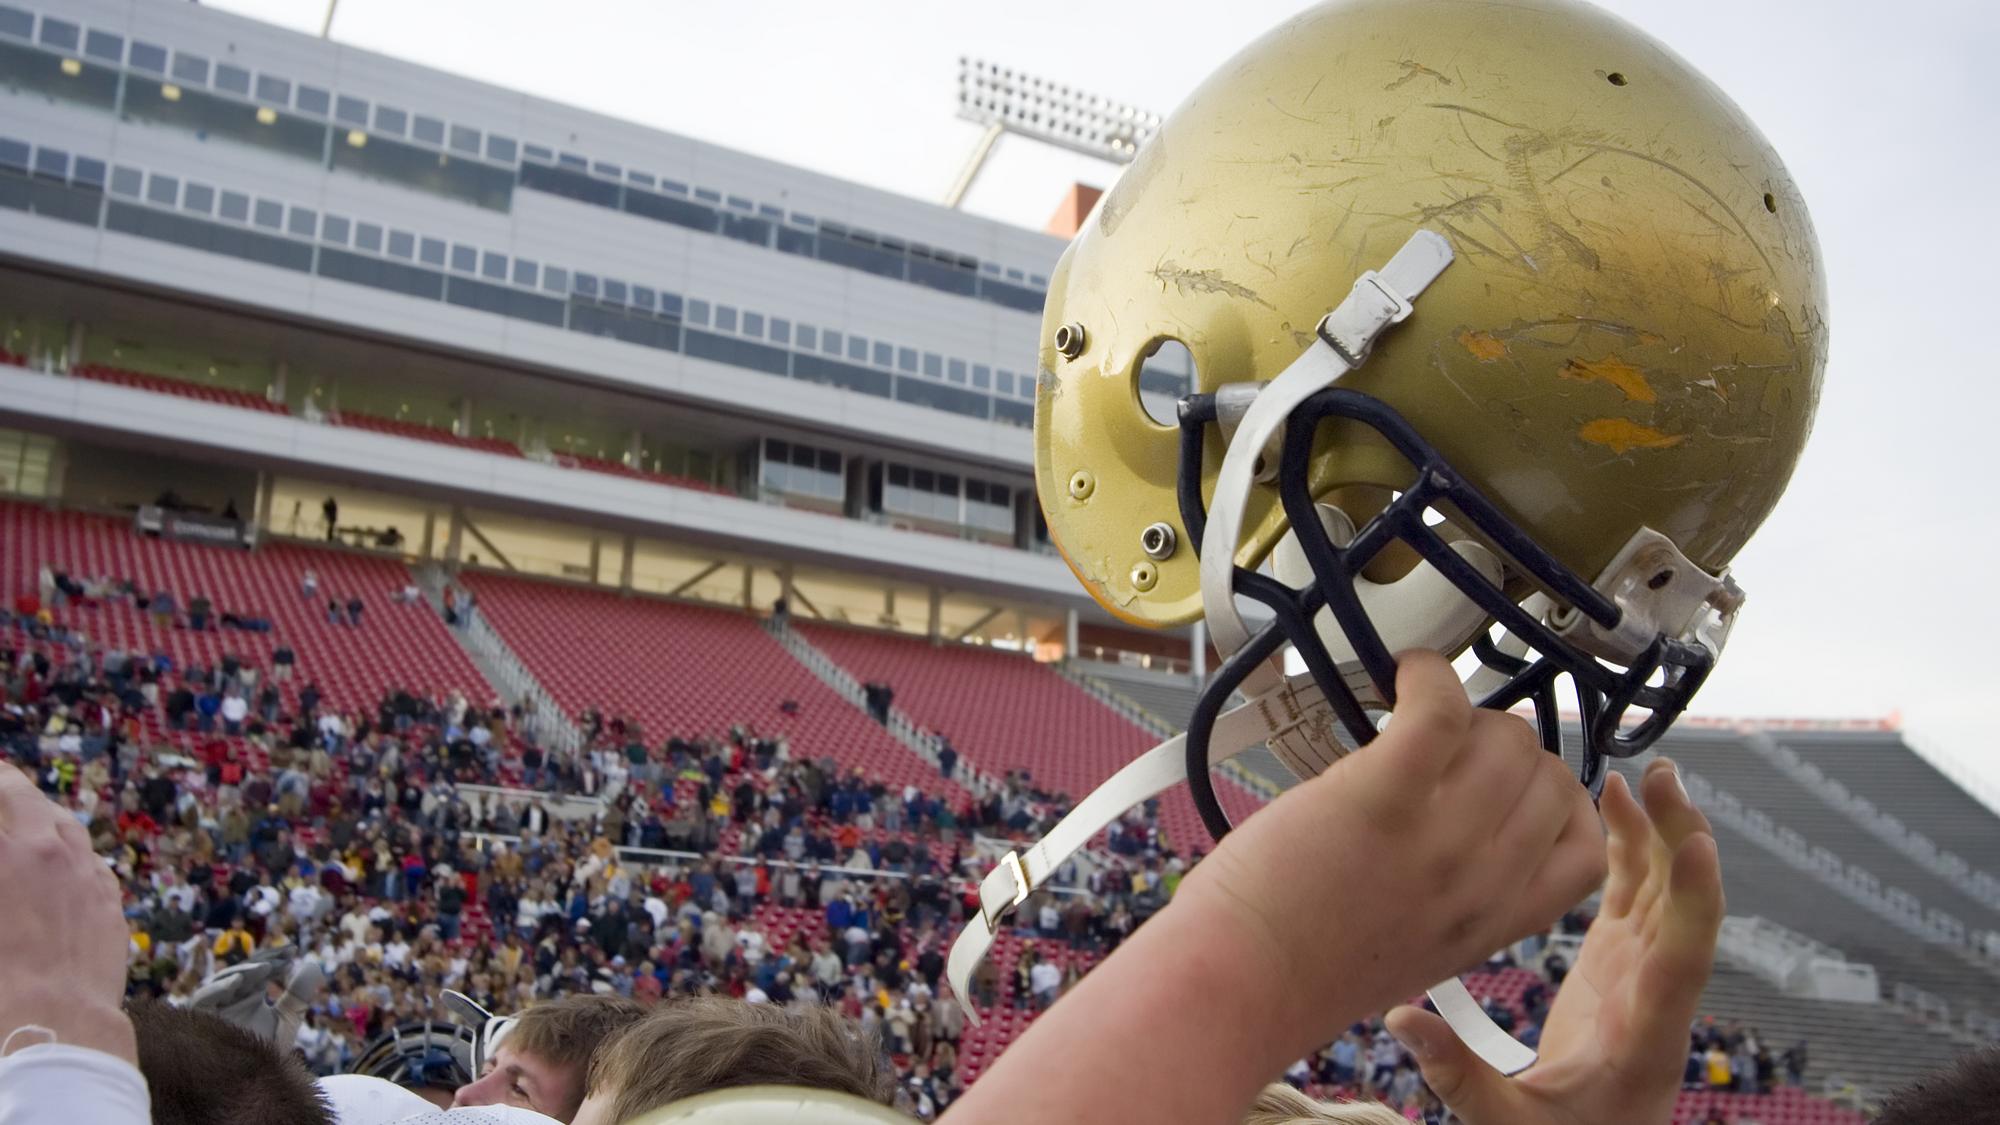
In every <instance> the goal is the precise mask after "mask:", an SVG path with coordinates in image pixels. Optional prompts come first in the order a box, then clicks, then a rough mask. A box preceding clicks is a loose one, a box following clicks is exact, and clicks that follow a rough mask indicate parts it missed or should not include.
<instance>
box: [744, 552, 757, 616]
mask: <svg viewBox="0 0 2000 1125" xmlns="http://www.w3.org/2000/svg"><path fill="white" fill-rule="evenodd" d="M756 576H757V568H756V567H754V566H752V565H750V564H749V563H744V564H743V608H744V609H745V610H746V611H748V610H755V609H756V608H757V607H756V606H755V605H754V604H753V603H752V601H751V596H752V594H753V592H754V590H755V579H756Z"/></svg>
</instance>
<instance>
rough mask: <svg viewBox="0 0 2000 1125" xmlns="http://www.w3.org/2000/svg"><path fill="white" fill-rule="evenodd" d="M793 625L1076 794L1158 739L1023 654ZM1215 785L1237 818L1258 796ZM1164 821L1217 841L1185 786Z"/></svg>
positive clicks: (1197, 845)
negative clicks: (1210, 836) (1196, 808)
mask: <svg viewBox="0 0 2000 1125" xmlns="http://www.w3.org/2000/svg"><path fill="white" fill-rule="evenodd" d="M794 627H795V628H797V629H799V630H800V631H801V632H803V633H804V634H805V636H806V639H807V640H809V641H811V642H812V643H813V644H814V645H816V646H817V647H818V648H819V649H820V650H821V651H822V652H825V653H826V654H827V655H828V656H829V657H831V658H832V659H833V661H834V662H835V663H837V664H839V665H841V666H842V667H843V668H845V669H847V671H849V672H850V673H852V674H853V675H854V677H855V678H856V679H858V680H861V681H862V682H864V683H868V682H877V683H886V684H888V685H889V686H890V687H892V688H893V689H894V690H895V693H896V694H895V706H896V707H897V708H898V709H899V710H901V711H903V712H904V713H906V714H908V715H909V716H910V717H911V718H912V719H914V720H915V721H916V722H918V723H920V724H922V725H923V726H925V727H927V728H929V729H931V730H933V731H936V732H938V733H940V734H943V735H945V736H946V737H948V738H950V739H951V742H952V745H953V746H955V747H957V749H958V751H959V753H960V754H962V755H964V757H965V759H966V761H967V762H968V763H970V764H971V765H974V766H976V767H978V768H980V769H983V770H986V771H987V772H989V773H994V774H1000V773H1004V772H1006V771H1008V770H1027V771H1029V774H1030V776H1031V777H1032V778H1033V779H1034V782H1035V784H1036V785H1038V786H1040V787H1042V788H1044V789H1046V790H1048V791H1050V792H1054V793H1068V794H1069V796H1070V798H1071V799H1072V800H1082V799H1083V798H1084V797H1085V796H1087V795H1088V794H1089V793H1090V791H1091V790H1092V789H1095V788H1096V787H1097V785H1098V783H1099V782H1101V781H1103V780H1104V779H1105V778H1107V777H1109V776H1111V775H1112V774H1113V773H1115V772H1117V770H1118V769H1119V767H1121V766H1123V765H1125V764H1126V763H1127V762H1130V761H1131V760H1132V759H1133V758H1136V757H1138V756H1139V755H1140V754H1142V753H1144V752H1145V751H1147V750H1149V749H1151V748H1152V746H1153V744H1154V738H1153V736H1152V735H1151V734H1149V733H1148V732H1146V731H1145V730H1143V729H1141V728H1139V727H1137V726H1135V725H1133V724H1132V723H1129V722H1127V721H1126V720H1125V719H1124V718H1122V717H1121V716H1119V715H1118V714H1116V713H1114V712H1113V711H1111V710H1110V709H1109V708H1107V707H1105V706H1104V705H1103V704H1101V703H1099V702H1098V701H1097V700H1095V699H1093V698H1091V696H1090V694H1089V693H1088V692H1086V691H1084V690H1083V689H1082V688H1080V687H1078V686H1077V685H1075V684H1072V683H1070V682H1069V681H1067V680H1065V679H1063V678H1062V677H1061V676H1059V675H1057V674H1056V673H1055V672H1054V671H1052V670H1050V669H1048V668H1045V667H1042V666H1041V665H1039V664H1037V663H1035V662H1034V661H1033V660H1031V659H1030V658H1028V657H1027V656H1024V655H1020V654H1016V653H1010V652H1003V651H1000V650H997V649H987V648H979V647H976V646H971V645H962V644H945V645H932V644H930V643H928V642H927V641H924V640H922V639H918V638H910V637H903V636H895V635H891V634H887V633H872V632H862V631H860V630H856V629H847V628H841V627H838V626H831V625H822V624H815V623H805V622H795V623H794ZM1215 787H1216V792H1217V794H1218V796H1219V797H1220V799H1221V800H1222V802H1223V808H1224V809H1225V810H1226V811H1228V813H1229V814H1230V816H1231V817H1232V818H1233V819H1236V820H1239V821H1240V820H1241V819H1242V818H1244V817H1246V816H1248V815H1250V813H1252V812H1254V811H1255V810H1256V808H1257V806H1258V804H1259V802H1258V800H1257V798H1255V797H1253V796H1252V795H1251V794H1249V793H1248V792H1246V791H1244V790H1243V789H1241V788H1239V787H1238V786H1236V785H1235V784H1234V783H1232V782H1230V781H1229V780H1228V779H1226V778H1224V777H1222V776H1220V775H1217V777H1216V781H1215ZM1160 824H1161V827H1162V828H1163V829H1164V830H1165V831H1166V833H1167V835H1168V837H1169V839H1170V840H1171V842H1172V844H1173V846H1174V847H1175V848H1176V849H1177V850H1180V851H1182V852H1186V851H1190V850H1196V851H1203V852H1205V851H1207V850H1208V849H1209V847H1210V841H1209V836H1208V832H1207V831H1206V830H1205V829H1204V828H1203V827H1202V824H1201V819H1200V817H1199V815H1198V814H1196V812H1195V809H1194V802H1193V801H1192V800H1190V799H1189V798H1188V795H1187V789H1186V787H1185V786H1175V787H1174V788H1171V789H1169V790H1167V792H1165V793H1164V794H1162V795H1161V799H1160Z"/></svg>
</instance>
